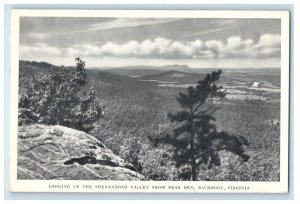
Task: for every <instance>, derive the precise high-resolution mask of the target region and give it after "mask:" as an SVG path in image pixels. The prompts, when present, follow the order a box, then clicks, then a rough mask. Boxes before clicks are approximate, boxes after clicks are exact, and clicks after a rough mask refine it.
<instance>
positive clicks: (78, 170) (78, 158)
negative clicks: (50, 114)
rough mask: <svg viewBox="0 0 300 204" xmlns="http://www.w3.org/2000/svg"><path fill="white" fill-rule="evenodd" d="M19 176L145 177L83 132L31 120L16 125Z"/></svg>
mask: <svg viewBox="0 0 300 204" xmlns="http://www.w3.org/2000/svg"><path fill="white" fill-rule="evenodd" d="M18 179H23V180H53V179H56V180H57V179H60V180H143V179H144V177H143V176H142V175H141V174H139V173H137V172H136V170H135V168H134V167H133V165H131V164H129V163H126V162H124V160H123V159H122V158H120V157H119V156H117V155H115V154H113V152H112V151H111V150H109V149H107V148H106V147H105V145H104V144H103V143H102V142H100V141H99V140H98V139H96V138H95V137H93V136H91V135H89V134H87V133H85V132H82V131H78V130H74V129H71V128H67V127H63V126H59V125H56V126H47V125H40V124H34V125H29V126H26V125H23V126H19V133H18Z"/></svg>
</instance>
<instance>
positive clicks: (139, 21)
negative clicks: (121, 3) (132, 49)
mask: <svg viewBox="0 0 300 204" xmlns="http://www.w3.org/2000/svg"><path fill="white" fill-rule="evenodd" d="M178 20H179V19H176V18H165V19H164V18H116V19H114V20H111V21H106V22H102V23H96V24H92V25H90V26H89V28H87V29H85V30H81V31H75V32H76V33H78V32H89V31H99V30H109V29H116V28H131V27H138V26H144V25H154V24H162V23H169V22H173V21H178Z"/></svg>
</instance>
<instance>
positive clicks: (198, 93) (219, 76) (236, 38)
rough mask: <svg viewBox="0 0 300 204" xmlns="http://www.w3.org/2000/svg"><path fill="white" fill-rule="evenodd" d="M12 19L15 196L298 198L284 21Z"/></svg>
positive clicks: (58, 15)
mask: <svg viewBox="0 0 300 204" xmlns="http://www.w3.org/2000/svg"><path fill="white" fill-rule="evenodd" d="M12 14H13V15H12V21H11V22H12V30H11V31H12V34H11V35H12V42H11V56H12V57H11V70H12V71H11V73H12V74H11V77H12V79H13V80H11V81H12V85H11V87H12V88H15V89H14V91H13V94H12V95H11V97H12V98H13V102H12V109H13V110H11V114H12V115H11V118H12V120H11V121H12V122H11V123H12V127H14V128H13V129H14V130H15V131H14V132H12V133H11V135H10V137H11V138H10V139H11V142H10V145H11V146H10V147H11V154H12V155H13V156H12V157H11V158H10V162H11V163H10V165H11V172H13V173H12V175H11V178H10V179H11V189H12V190H13V191H30V190H32V191H55V192H57V191H63V192H80V191H82V192H87V191H90V192H106V191H109V192H111V191H115V192H131V191H132V192H271V193H284V192H287V191H288V187H287V186H288V184H287V181H288V173H287V172H288V137H289V135H288V133H289V132H288V114H289V113H288V111H289V13H288V12H285V11H273V12H272V11H257V12H255V11H244V12H241V11H185V12H184V11H162V10H161V11H93V12H92V11H75V10H72V11H63V10H57V11H55V12H54V11H49V12H47V11H45V10H44V11H42V10H40V11H37V10H35V11H32V10H19V11H18V10H14V13H12ZM74 184H76V185H78V187H74ZM183 184H184V186H183Z"/></svg>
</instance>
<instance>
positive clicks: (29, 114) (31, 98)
mask: <svg viewBox="0 0 300 204" xmlns="http://www.w3.org/2000/svg"><path fill="white" fill-rule="evenodd" d="M75 60H76V66H75V67H72V68H70V67H69V68H66V67H50V70H49V72H46V73H44V74H37V75H34V76H32V78H31V79H30V80H29V81H28V82H27V83H26V84H25V92H24V93H23V94H21V96H20V99H19V125H22V124H24V123H25V124H28V123H42V124H47V125H56V124H58V125H63V126H66V127H70V128H74V129H77V130H81V131H85V132H90V131H91V130H92V129H93V128H94V126H93V123H94V122H96V121H97V120H99V119H100V118H101V117H103V106H102V105H101V104H100V103H99V102H98V101H97V100H96V97H95V91H94V90H93V89H90V91H89V92H88V93H84V92H83V91H82V88H83V87H84V86H85V85H86V84H87V74H86V71H85V62H84V61H82V60H81V59H80V58H76V59H75Z"/></svg>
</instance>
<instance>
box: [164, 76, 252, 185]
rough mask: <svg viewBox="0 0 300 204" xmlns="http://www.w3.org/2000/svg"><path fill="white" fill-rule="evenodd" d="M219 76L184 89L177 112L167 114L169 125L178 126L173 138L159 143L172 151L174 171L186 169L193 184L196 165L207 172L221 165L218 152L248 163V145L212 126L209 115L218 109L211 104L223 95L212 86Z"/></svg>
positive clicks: (196, 170)
mask: <svg viewBox="0 0 300 204" xmlns="http://www.w3.org/2000/svg"><path fill="white" fill-rule="evenodd" d="M221 73H222V71H221V70H219V71H217V72H212V73H211V74H208V75H207V76H206V77H205V78H204V80H200V81H199V82H198V84H197V86H196V87H192V86H190V87H188V89H187V93H181V92H180V93H179V96H178V98H177V101H178V103H179V105H180V107H181V110H180V111H178V112H176V113H169V114H168V117H169V118H170V119H171V121H172V122H177V123H178V124H179V126H178V127H176V128H175V129H174V136H172V137H171V136H170V135H168V136H167V137H164V138H160V139H159V142H160V143H167V144H171V145H172V146H173V147H174V154H173V160H174V161H175V163H176V167H181V166H186V165H188V166H189V167H190V169H191V170H190V172H188V173H189V175H190V176H191V179H192V180H193V181H196V180H197V176H198V173H199V167H200V165H204V166H205V167H207V168H208V169H209V168H212V167H213V166H214V165H216V166H220V165H221V160H220V155H219V151H221V150H227V151H230V152H232V153H234V154H236V155H238V156H240V157H241V158H242V159H243V160H244V161H248V159H249V156H248V155H246V154H245V153H244V152H245V151H244V146H245V145H248V141H247V140H246V139H245V138H243V137H241V136H237V135H230V134H228V133H226V132H223V131H222V132H219V131H217V129H216V125H215V123H214V121H215V120H216V118H215V117H214V116H213V114H214V113H215V111H217V110H218V109H220V107H217V106H216V105H215V104H214V103H213V101H214V100H218V99H222V98H224V97H225V95H226V94H225V91H223V90H222V87H221V86H216V84H215V82H216V81H217V80H218V79H219V78H220V75H221ZM185 173H186V172H185ZM189 179H190V178H189Z"/></svg>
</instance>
